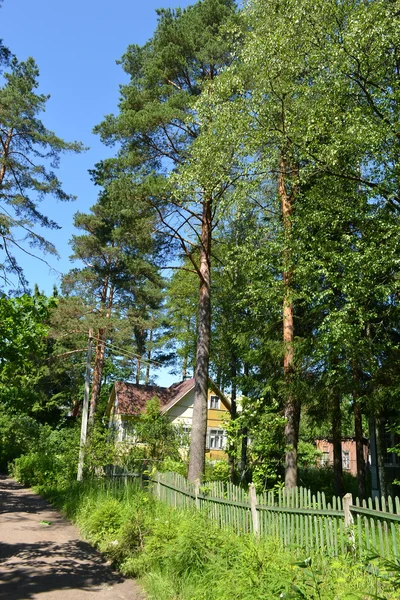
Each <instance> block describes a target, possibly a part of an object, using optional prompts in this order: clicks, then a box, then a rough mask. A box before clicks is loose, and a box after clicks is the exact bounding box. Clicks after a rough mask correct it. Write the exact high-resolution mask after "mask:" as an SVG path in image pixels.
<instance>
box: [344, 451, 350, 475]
mask: <svg viewBox="0 0 400 600" xmlns="http://www.w3.org/2000/svg"><path fill="white" fill-rule="evenodd" d="M342 464H343V469H344V470H345V471H350V450H342Z"/></svg>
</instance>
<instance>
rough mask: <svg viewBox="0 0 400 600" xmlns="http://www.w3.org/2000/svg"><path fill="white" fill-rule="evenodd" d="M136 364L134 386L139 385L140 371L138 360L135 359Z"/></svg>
mask: <svg viewBox="0 0 400 600" xmlns="http://www.w3.org/2000/svg"><path fill="white" fill-rule="evenodd" d="M136 364H137V367H136V377H135V383H136V385H139V384H140V370H141V368H142V366H141V364H140V358H137V359H136Z"/></svg>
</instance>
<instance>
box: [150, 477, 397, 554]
mask: <svg viewBox="0 0 400 600" xmlns="http://www.w3.org/2000/svg"><path fill="white" fill-rule="evenodd" d="M152 489H153V493H154V494H156V495H157V497H158V498H160V499H161V500H163V501H165V502H167V503H168V504H170V505H172V506H175V507H182V508H188V507H196V508H197V509H199V510H201V511H202V512H205V513H207V514H208V515H209V517H210V518H212V519H213V520H214V521H215V522H216V523H218V525H219V526H221V527H228V528H231V529H233V530H234V531H236V532H237V533H239V534H241V533H251V532H253V533H254V534H255V535H260V536H263V535H273V536H277V537H278V538H279V539H281V540H282V542H283V543H284V545H285V546H288V547H296V548H300V549H303V550H304V551H305V552H307V553H313V552H321V553H324V554H328V555H330V556H337V555H343V554H345V553H349V552H351V553H353V554H356V555H358V556H359V557H360V558H363V557H365V556H368V555H379V556H381V557H383V558H386V559H391V560H393V559H395V560H397V559H398V558H399V548H400V501H399V499H398V498H397V497H396V498H394V499H392V498H387V499H385V498H382V499H381V500H379V499H375V500H374V501H373V500H372V499H369V500H368V501H363V502H362V503H360V502H359V501H358V499H357V500H356V502H355V504H354V505H353V503H352V498H351V495H350V494H347V495H346V496H345V497H344V498H343V499H341V498H335V497H334V498H333V499H332V502H327V501H326V498H325V494H324V493H323V492H321V493H318V494H316V495H314V494H311V492H310V491H309V490H306V489H304V488H295V489H293V490H288V491H286V490H278V491H270V492H265V493H264V494H260V495H257V494H256V493H255V489H254V486H253V485H252V484H250V486H249V490H248V492H247V491H245V490H244V489H242V488H240V487H238V486H234V485H233V484H231V483H223V482H211V483H207V484H205V485H204V486H200V485H198V484H197V485H196V484H190V483H188V481H187V480H186V479H185V478H184V477H182V476H181V475H178V474H177V473H157V474H156V476H155V477H154V478H152Z"/></svg>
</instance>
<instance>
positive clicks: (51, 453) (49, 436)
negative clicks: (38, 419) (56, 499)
mask: <svg viewBox="0 0 400 600" xmlns="http://www.w3.org/2000/svg"><path fill="white" fill-rule="evenodd" d="M29 450H30V451H29V452H28V453H26V454H23V455H21V456H19V457H18V458H16V459H15V460H14V462H13V464H12V466H11V472H12V474H13V476H14V477H15V478H16V479H18V481H21V482H22V483H24V484H25V485H29V486H35V487H37V488H38V489H44V490H45V489H49V488H52V487H57V488H59V489H61V490H63V489H66V488H68V486H69V485H70V483H71V481H72V480H73V479H74V478H75V477H76V471H77V464H78V453H79V431H78V428H64V429H51V428H50V426H48V425H44V426H42V427H41V428H40V430H39V433H38V435H37V436H36V439H33V440H32V439H31V441H30V448H29Z"/></svg>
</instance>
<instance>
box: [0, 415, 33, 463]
mask: <svg viewBox="0 0 400 600" xmlns="http://www.w3.org/2000/svg"><path fill="white" fill-rule="evenodd" d="M39 435H40V425H39V424H38V422H37V421H36V420H35V419H33V418H32V417H29V416H28V415H25V414H23V413H22V414H21V413H20V414H18V413H16V412H14V413H10V412H9V411H8V410H7V409H6V408H5V407H4V406H2V405H0V469H1V470H2V471H7V468H8V463H9V462H10V461H12V460H14V459H15V458H17V457H18V456H20V455H21V454H25V453H27V452H29V450H31V449H32V448H34V446H35V444H36V442H37V440H38V438H39Z"/></svg>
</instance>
